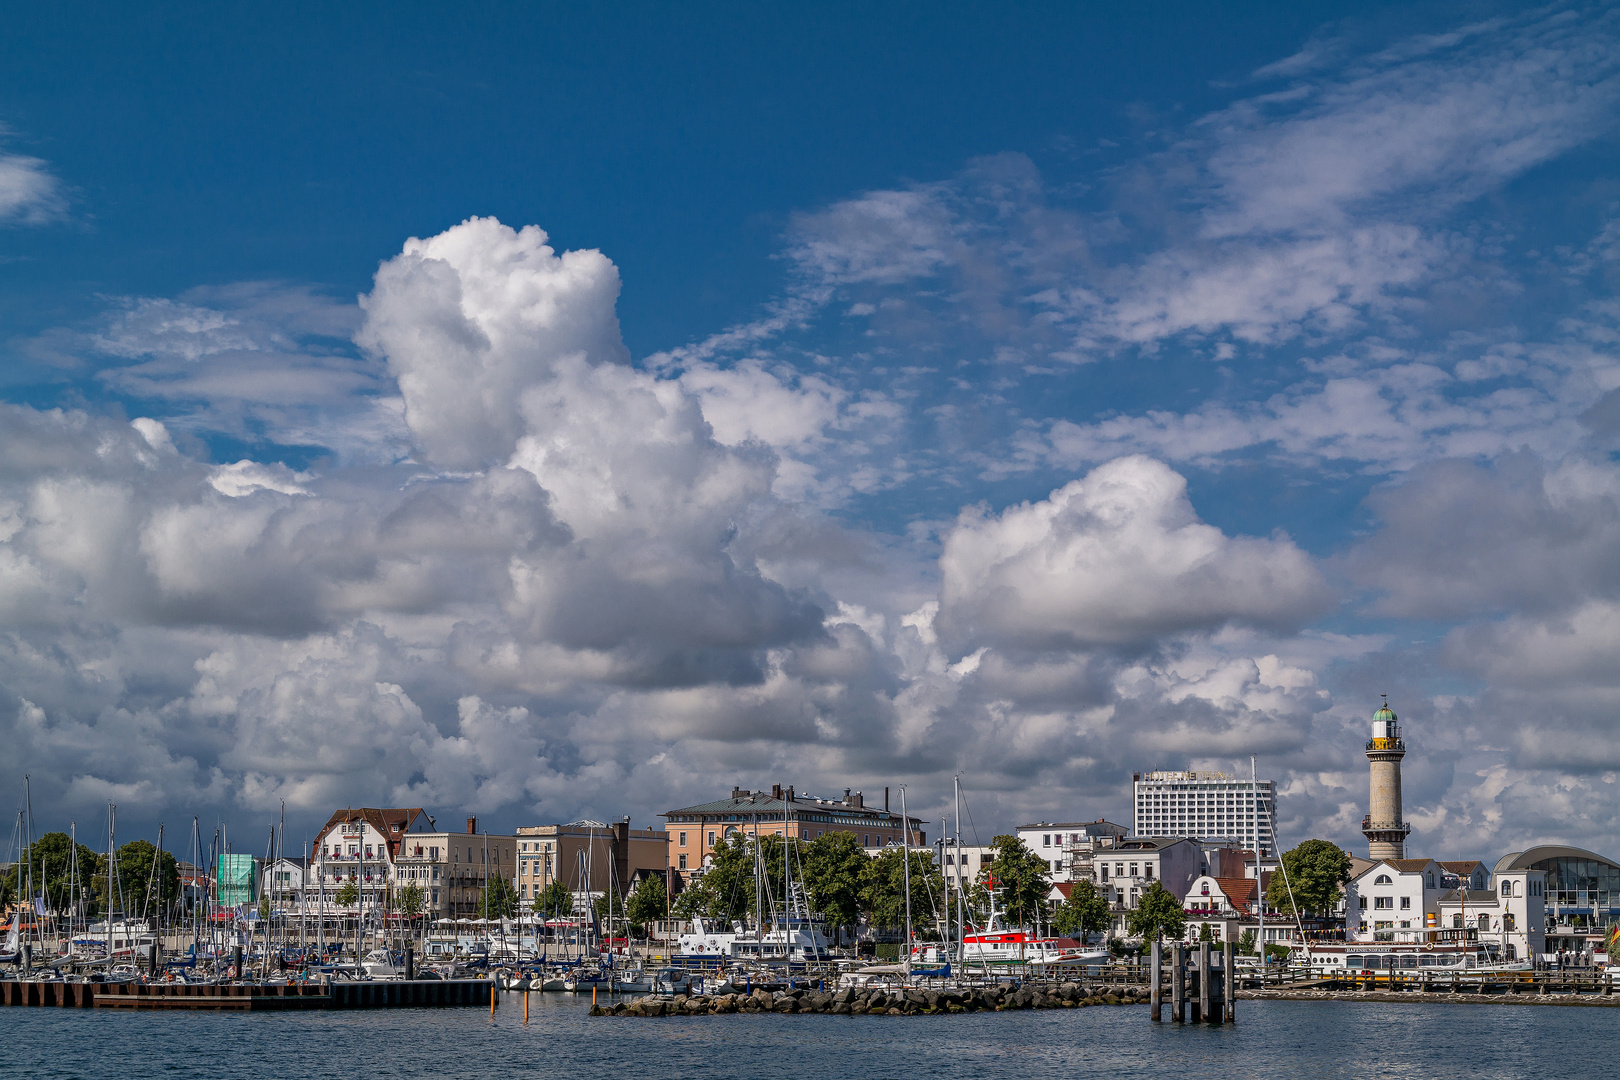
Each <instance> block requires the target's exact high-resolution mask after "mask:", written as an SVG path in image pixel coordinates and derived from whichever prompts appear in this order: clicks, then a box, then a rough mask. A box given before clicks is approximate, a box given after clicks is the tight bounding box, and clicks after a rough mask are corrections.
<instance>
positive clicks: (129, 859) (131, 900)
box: [0, 832, 180, 918]
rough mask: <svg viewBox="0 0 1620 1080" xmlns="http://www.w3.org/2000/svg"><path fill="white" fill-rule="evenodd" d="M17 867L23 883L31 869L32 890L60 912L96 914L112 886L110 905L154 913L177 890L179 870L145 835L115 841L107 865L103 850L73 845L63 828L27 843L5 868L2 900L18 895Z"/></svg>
mask: <svg viewBox="0 0 1620 1080" xmlns="http://www.w3.org/2000/svg"><path fill="white" fill-rule="evenodd" d="M75 848H76V851H77V855H78V870H77V878H76V880H75V872H74V868H73V858H74V854H75ZM154 855H156V856H157V858H156V860H155V863H154V858H153V856H154ZM19 869H20V870H21V877H22V885H23V889H24V890H26V889H27V887H28V881H29V877H30V873H31V874H32V878H33V885H34V893H35V895H40V894H43V895H44V897H45V907H46V909H47V910H49V911H58V912H62V913H64V914H65V913H67V912H69V911H70V910H77V911H79V912H81V913H85V914H88V915H89V916H90V917H91V918H99V917H100V916H102V915H104V914H106V912H107V910H108V906H109V905H108V898H109V897H111V896H112V895H113V894H114V893H115V892H116V893H117V894H118V896H117V897H116V898H115V899H114V900H113V902H112V904H111V907H112V908H113V909H114V910H117V911H120V912H122V913H124V914H128V915H131V916H140V915H141V914H143V913H145V914H147V915H155V914H157V912H158V910H159V908H160V907H166V906H167V905H169V904H172V903H173V902H174V901H175V900H176V899H177V898H178V897H179V895H180V870H179V864H178V863H177V862H176V860H175V857H174V856H173V855H172V854H170V853H169V852H167V851H165V852H162V853H158V851H157V847H156V845H154V844H153V843H151V842H150V841H147V840H131V841H130V842H129V843H127V844H125V845H124V846H122V847H120V848H119V849H118V850H117V851H115V852H114V853H113V858H112V861H111V865H110V866H109V861H108V859H107V856H106V854H104V853H100V852H96V851H94V850H92V849H90V848H88V847H86V846H85V845H83V844H78V845H75V844H74V843H73V840H72V838H71V837H70V836H68V834H67V833H62V832H53V833H46V834H45V835H44V836H41V837H40V838H39V839H37V840H35V841H34V843H33V844H32V845H31V846H30V847H29V849H28V858H27V860H26V861H25V862H23V863H22V864H21V865H20V867H12V868H11V869H9V870H8V871H7V872H6V874H5V875H4V880H3V881H0V900H3V901H4V902H5V903H11V902H13V901H15V900H16V899H17V897H18V891H17V884H18V881H17V879H18V870H19ZM109 870H111V871H112V872H109ZM75 886H76V888H77V895H74V888H75Z"/></svg>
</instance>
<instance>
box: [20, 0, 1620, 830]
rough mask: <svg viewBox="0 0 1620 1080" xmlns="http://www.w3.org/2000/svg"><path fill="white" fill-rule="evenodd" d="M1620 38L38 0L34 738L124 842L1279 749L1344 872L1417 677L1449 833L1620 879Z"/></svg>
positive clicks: (1353, 16) (60, 800)
mask: <svg viewBox="0 0 1620 1080" xmlns="http://www.w3.org/2000/svg"><path fill="white" fill-rule="evenodd" d="M1617 34H1620V15H1617V13H1616V11H1615V10H1614V9H1613V8H1612V7H1611V6H1608V5H1573V6H1567V5H1551V6H1547V7H1535V8H1532V7H1524V6H1508V5H1499V6H1492V5H1446V4H1434V5H1425V6H1422V7H1421V8H1417V9H1415V10H1414V9H1413V8H1412V7H1411V6H1410V5H1382V6H1375V5H1365V4H1364V5H1356V6H1354V7H1353V8H1352V7H1348V6H1344V5H1286V6H1283V5H1278V6H1276V7H1274V8H1270V9H1268V8H1262V7H1259V6H1254V5H1231V6H1219V5H1209V4H1183V5H1158V6H1155V7H1154V8H1153V9H1152V11H1151V12H1143V11H1140V10H1136V9H1130V8H1124V7H1121V6H1118V5H1107V6H1103V5H1095V6H1090V7H1087V6H1080V5H1022V6H1019V7H1018V8H1017V9H1016V10H1013V11H1008V10H1005V9H1004V8H1002V7H997V6H989V5H943V6H941V5H930V6H928V7H921V6H915V7H911V6H901V5H892V6H886V7H882V8H878V9H875V10H874V9H873V8H872V6H870V5H818V6H816V7H814V8H812V9H807V8H805V7H803V6H787V5H775V6H772V5H735V6H730V5H710V6H703V7H688V6H683V7H679V8H674V7H665V6H631V7H628V8H622V9H613V10H612V11H611V12H609V11H607V9H603V11H602V12H601V13H598V12H586V11H582V10H566V9H561V8H559V9H556V10H544V9H540V10H532V9H524V10H523V11H521V12H518V11H503V10H500V9H498V8H481V9H478V10H475V11H472V12H470V13H469V12H463V11H453V12H452V11H450V10H449V9H443V8H432V7H412V6H398V5H394V6H387V7H368V6H360V5H352V6H347V7H345V8H344V9H343V10H342V11H341V12H334V11H331V10H327V9H323V8H320V7H308V8H304V9H295V8H284V9H280V10H278V12H277V13H276V14H274V15H269V16H267V15H265V14H264V13H263V12H260V11H256V10H253V9H249V8H235V9H226V10H224V11H221V10H220V9H219V8H218V7H217V6H215V7H196V8H184V7H178V6H170V7H164V8H161V9H156V8H142V9H131V8H128V7H127V6H113V5H108V6H102V7H94V6H72V5H61V6H51V7H48V8H38V9H35V10H32V11H28V12H24V13H22V14H21V16H20V17H18V18H17V19H15V20H14V21H13V24H12V26H11V29H10V31H9V32H8V34H7V36H6V39H5V40H4V41H0V358H3V360H4V363H3V365H0V371H3V372H4V375H3V376H0V400H3V401H4V402H6V403H7V404H6V406H5V408H6V412H5V417H4V420H3V422H0V435H3V436H4V439H5V442H4V446H0V461H3V462H4V464H5V475H4V480H3V485H0V525H3V527H0V538H3V539H0V556H3V558H0V577H3V578H4V579H5V580H6V581H7V582H9V584H8V585H7V587H6V591H7V592H9V594H10V596H11V600H10V601H9V602H8V603H7V606H6V608H5V609H4V610H5V612H7V614H6V618H7V619H8V621H9V624H10V630H9V632H8V636H9V643H8V644H7V645H6V646H5V648H4V649H0V727H4V726H5V725H10V726H11V729H12V736H13V740H14V741H15V743H16V744H17V745H18V746H19V747H22V748H24V749H23V750H22V752H21V757H22V759H23V760H24V765H25V767H27V768H30V769H33V770H34V771H35V772H36V773H42V774H43V775H44V776H45V777H47V779H46V780H45V781H44V782H43V784H42V783H41V782H39V781H38V780H37V779H36V784H35V790H36V793H37V794H38V796H39V799H40V800H42V804H43V805H44V806H46V807H47V808H49V810H50V811H51V812H54V813H68V812H70V809H71V808H73V807H80V806H86V805H93V804H95V803H96V802H97V800H102V801H104V800H105V799H106V798H109V797H113V798H117V799H118V800H119V801H120V805H121V806H123V807H125V808H126V810H125V811H121V813H128V814H130V815H132V816H131V818H130V820H135V821H140V820H144V819H146V818H152V819H154V820H155V819H157V818H159V817H162V816H163V815H164V814H166V813H167V814H170V815H172V814H174V813H179V812H189V811H187V810H186V808H187V807H193V808H195V807H198V806H200V807H204V808H206V809H207V810H208V812H210V813H213V814H216V815H219V816H221V817H223V818H232V819H235V820H244V819H251V818H252V816H253V815H255V814H263V813H264V812H266V811H267V808H269V807H271V806H275V805H278V804H279V802H280V801H281V800H282V799H286V800H287V801H288V803H289V806H290V807H291V808H292V809H293V811H294V813H295V814H301V815H304V816H307V817H309V818H311V819H313V818H315V817H318V816H320V815H322V814H324V813H325V812H326V810H327V808H328V807H329V806H330V805H333V804H334V801H338V802H344V803H347V802H368V803H381V802H393V803H398V802H403V801H412V800H414V801H416V802H420V803H423V804H424V805H429V806H430V807H431V808H432V809H435V810H436V811H439V812H442V813H446V814H450V815H451V817H452V818H453V817H454V816H456V815H457V814H459V813H460V812H461V811H463V810H466V811H468V812H478V813H481V814H483V815H484V816H485V817H486V818H490V817H491V815H493V816H494V817H496V818H499V819H501V820H505V819H508V818H509V819H511V820H512V822H513V823H516V822H518V821H528V820H530V819H534V820H539V819H546V820H550V819H563V820H566V819H567V818H570V817H573V816H577V815H579V814H585V813H589V814H593V815H594V816H598V817H601V816H603V815H606V814H616V813H622V812H629V813H633V814H635V815H637V816H638V817H647V816H649V815H651V814H655V813H657V812H658V811H660V810H663V809H667V808H668V806H666V805H664V804H665V803H668V804H669V805H677V804H680V803H682V802H684V801H690V800H691V799H695V798H698V797H700V796H701V795H702V794H703V792H705V791H709V790H710V789H723V788H724V787H725V786H726V785H727V784H729V783H743V784H753V785H755V786H758V785H763V784H766V783H769V782H772V781H780V782H783V783H797V785H798V786H799V788H800V789H801V790H805V789H809V790H819V789H820V788H826V789H837V788H841V787H843V786H850V785H854V786H857V787H859V786H861V785H862V784H865V785H867V786H868V787H874V786H883V785H884V784H893V783H900V782H908V783H910V784H911V785H913V791H914V792H915V793H916V795H917V798H916V799H914V802H918V803H921V804H922V806H923V808H924V810H925V811H927V808H928V805H929V803H930V802H931V801H939V800H943V799H944V798H945V797H946V795H947V793H948V791H949V786H950V785H949V777H950V775H951V774H952V773H953V772H956V771H961V770H965V771H966V772H967V773H968V774H969V784H970V787H972V786H974V785H976V786H977V788H978V790H979V791H980V792H981V796H980V798H981V800H982V803H983V806H984V811H983V812H981V813H980V814H979V818H980V820H984V819H986V818H988V819H990V820H992V821H995V822H996V823H997V825H998V826H1001V825H1008V824H1012V823H1014V821H1013V819H1014V818H1024V817H1029V818H1034V817H1048V816H1069V817H1072V816H1073V815H1081V816H1098V815H1100V814H1105V813H1106V814H1108V815H1110V816H1114V817H1117V816H1119V815H1120V814H1122V813H1123V812H1124V809H1125V799H1124V791H1125V787H1124V781H1125V779H1126V778H1127V776H1128V773H1129V772H1131V771H1133V770H1137V769H1142V768H1157V767H1183V766H1186V765H1189V764H1192V765H1197V766H1199V767H1209V768H1232V767H1236V766H1237V765H1238V764H1240V763H1242V762H1243V759H1245V758H1246V757H1247V756H1248V755H1249V754H1250V753H1254V754H1258V755H1259V756H1260V758H1261V760H1262V761H1263V762H1265V763H1266V765H1265V767H1266V768H1268V769H1269V771H1270V772H1271V773H1272V774H1273V775H1275V776H1277V777H1278V778H1279V779H1280V780H1282V781H1283V782H1284V786H1285V792H1286V798H1285V812H1286V813H1287V814H1288V815H1289V818H1288V820H1287V821H1285V822H1284V834H1285V836H1286V835H1288V834H1289V833H1294V834H1298V835H1299V837H1300V838H1303V836H1304V835H1306V834H1309V835H1323V836H1329V837H1331V838H1333V839H1336V840H1339V841H1341V842H1344V843H1346V844H1355V843H1358V841H1357V840H1356V825H1357V824H1358V822H1359V818H1360V814H1361V813H1362V812H1363V810H1364V807H1363V803H1364V799H1365V792H1364V785H1365V774H1364V772H1362V771H1361V769H1360V768H1359V767H1358V766H1357V764H1356V761H1357V748H1358V747H1359V743H1360V740H1361V739H1362V738H1364V735H1363V734H1362V731H1363V729H1364V726H1365V722H1366V717H1367V715H1368V714H1369V713H1370V711H1371V709H1372V708H1374V707H1375V706H1376V703H1377V700H1378V697H1377V695H1378V693H1379V692H1380V691H1388V692H1390V693H1391V695H1392V700H1393V701H1394V703H1395V704H1396V705H1397V708H1398V710H1399V711H1400V712H1401V713H1402V715H1403V716H1405V717H1407V718H1408V720H1409V721H1410V723H1411V726H1412V732H1413V735H1412V737H1413V740H1414V744H1415V745H1417V746H1419V747H1420V748H1421V751H1422V752H1421V753H1415V754H1413V755H1412V760H1409V762H1408V771H1409V775H1410V783H1409V794H1408V803H1409V805H1410V806H1411V807H1412V808H1413V814H1414V822H1415V823H1416V825H1417V829H1418V835H1419V837H1420V839H1421V841H1422V843H1424V844H1426V845H1428V846H1427V847H1425V849H1424V850H1430V849H1431V848H1432V849H1433V852H1434V853H1436V854H1439V855H1447V856H1454V857H1486V856H1491V855H1495V854H1498V853H1499V852H1498V851H1496V850H1495V847H1493V846H1492V845H1496V846H1500V845H1501V844H1504V843H1520V842H1528V841H1530V840H1534V839H1552V838H1560V839H1565V840H1572V841H1577V842H1584V843H1588V844H1591V845H1594V846H1597V847H1598V848H1599V849H1600V850H1608V848H1605V847H1604V845H1605V844H1606V843H1608V844H1609V847H1610V848H1612V846H1613V845H1612V843H1610V841H1609V840H1608V836H1607V830H1608V827H1607V824H1606V822H1607V821H1608V820H1609V816H1608V815H1609V813H1610V811H1611V810H1613V809H1615V808H1617V806H1620V799H1617V793H1616V791H1615V783H1616V780H1615V770H1617V769H1620V740H1617V739H1616V737H1615V733H1614V731H1613V725H1612V719H1611V717H1612V715H1613V713H1612V705H1613V700H1612V696H1611V695H1612V686H1611V681H1612V680H1611V678H1610V676H1609V675H1608V674H1606V672H1607V667H1608V665H1607V663H1606V662H1605V661H1604V659H1603V658H1604V657H1605V656H1606V655H1608V650H1609V648H1610V646H1611V645H1612V644H1614V643H1615V642H1614V638H1615V636H1616V633H1617V632H1620V631H1617V629H1616V628H1620V597H1617V596H1616V587H1617V585H1620V582H1616V581H1615V580H1613V578H1614V575H1613V573H1612V571H1611V570H1610V567H1611V566H1612V565H1615V564H1616V563H1615V558H1614V557H1615V555H1616V554H1620V552H1617V551H1616V548H1615V545H1616V544H1617V543H1620V507H1617V506H1616V500H1617V498H1620V495H1617V493H1620V482H1617V481H1620V472H1617V471H1616V469H1615V465H1614V462H1613V450H1614V442H1615V438H1616V436H1617V434H1620V405H1617V404H1615V402H1616V401H1620V396H1617V394H1616V392H1617V391H1620V364H1617V363H1616V360H1615V356H1614V350H1615V341H1616V318H1617V315H1620V308H1617V306H1616V304H1615V300H1614V291H1615V284H1616V282H1617V280H1620V269H1617V261H1616V260H1617V258H1620V185H1617V184H1616V182H1615V181H1614V176H1615V165H1616V163H1617V162H1616V157H1617V154H1616V150H1617V146H1616V140H1615V117H1616V116H1620V109H1617V107H1616V106H1617V104H1620V102H1617V100H1616V99H1617V96H1620V61H1617V59H1616V57H1617V56H1620V50H1617V49H1616V47H1615V46H1616V44H1617V42H1616V36H1617ZM1527 713H1533V714H1534V716H1535V718H1536V723H1535V724H1534V726H1533V730H1531V729H1530V728H1529V727H1527V725H1526V724H1525V722H1524V720H1525V717H1526V715H1527ZM132 747H133V748H135V749H134V750H131V749H130V748H132ZM818 785H819V787H818ZM176 792H183V793H185V794H184V796H177V795H176V794H175V793H176ZM1509 823H1511V824H1509ZM1486 848H1490V850H1485V849H1486ZM1504 850H1505V849H1504Z"/></svg>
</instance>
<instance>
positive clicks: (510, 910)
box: [478, 875, 518, 919]
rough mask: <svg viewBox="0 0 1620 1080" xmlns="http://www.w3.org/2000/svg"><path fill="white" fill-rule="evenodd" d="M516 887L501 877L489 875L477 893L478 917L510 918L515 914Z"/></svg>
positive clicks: (516, 901) (516, 903)
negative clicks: (481, 889)
mask: <svg viewBox="0 0 1620 1080" xmlns="http://www.w3.org/2000/svg"><path fill="white" fill-rule="evenodd" d="M517 905H518V894H517V887H516V886H515V885H513V884H512V883H511V882H510V881H508V880H506V879H505V878H503V877H500V876H498V875H497V876H495V877H491V878H490V879H489V881H488V882H486V883H485V885H484V888H483V891H481V892H480V893H479V894H478V917H479V918H481V919H510V918H511V917H512V916H514V915H516V914H517Z"/></svg>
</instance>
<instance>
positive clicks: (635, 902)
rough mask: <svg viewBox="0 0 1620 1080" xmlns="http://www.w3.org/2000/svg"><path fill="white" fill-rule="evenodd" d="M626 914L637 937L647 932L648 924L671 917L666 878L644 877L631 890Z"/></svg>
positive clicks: (625, 907) (626, 905) (625, 905)
mask: <svg viewBox="0 0 1620 1080" xmlns="http://www.w3.org/2000/svg"><path fill="white" fill-rule="evenodd" d="M624 913H625V916H626V917H627V918H628V919H629V920H630V930H631V932H632V933H634V934H635V935H636V936H637V937H643V936H645V935H646V933H647V924H648V923H651V922H657V921H658V920H660V919H666V918H668V917H669V894H668V893H667V892H665V891H664V879H663V878H661V877H656V876H649V877H646V878H643V879H642V881H641V884H639V885H637V886H636V887H635V888H634V889H632V890H630V896H629V898H628V899H626V900H625V902H624Z"/></svg>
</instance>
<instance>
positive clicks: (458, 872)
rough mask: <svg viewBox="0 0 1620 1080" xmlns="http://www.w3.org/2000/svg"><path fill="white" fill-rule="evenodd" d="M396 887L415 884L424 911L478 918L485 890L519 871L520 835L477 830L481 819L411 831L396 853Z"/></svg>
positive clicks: (509, 879)
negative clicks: (462, 827)
mask: <svg viewBox="0 0 1620 1080" xmlns="http://www.w3.org/2000/svg"><path fill="white" fill-rule="evenodd" d="M393 869H394V873H393V881H394V884H395V885H396V886H405V885H417V886H420V887H421V889H422V893H423V898H422V899H423V913H424V914H426V915H428V916H430V917H432V918H438V919H476V918H478V917H479V915H480V901H481V900H482V899H483V895H484V889H485V888H486V887H487V886H488V884H489V882H490V881H491V880H492V879H494V878H504V879H505V880H506V882H507V884H509V885H510V884H513V882H514V879H515V877H516V875H517V837H515V836H510V835H506V834H499V835H497V834H493V833H485V832H479V831H478V819H477V818H468V819H467V831H466V832H464V833H455V832H431V833H428V832H424V833H421V834H416V835H412V836H411V837H410V838H409V840H408V842H407V843H406V844H404V845H403V847H402V848H401V850H400V852H399V855H398V856H397V857H396V860H395V866H394V868H393Z"/></svg>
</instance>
